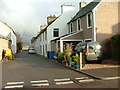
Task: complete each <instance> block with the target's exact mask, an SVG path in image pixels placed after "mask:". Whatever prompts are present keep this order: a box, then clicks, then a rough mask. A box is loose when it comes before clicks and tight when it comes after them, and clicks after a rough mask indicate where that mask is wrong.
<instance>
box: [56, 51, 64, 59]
mask: <svg viewBox="0 0 120 90" xmlns="http://www.w3.org/2000/svg"><path fill="white" fill-rule="evenodd" d="M57 58H58V60H59V61H63V60H64V53H61V52H59V53H58V54H57Z"/></svg>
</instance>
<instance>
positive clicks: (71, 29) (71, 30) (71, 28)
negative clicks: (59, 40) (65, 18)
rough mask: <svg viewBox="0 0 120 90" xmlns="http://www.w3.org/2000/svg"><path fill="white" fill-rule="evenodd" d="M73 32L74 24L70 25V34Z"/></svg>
mask: <svg viewBox="0 0 120 90" xmlns="http://www.w3.org/2000/svg"><path fill="white" fill-rule="evenodd" d="M71 32H73V24H72V22H71V23H70V33H71Z"/></svg>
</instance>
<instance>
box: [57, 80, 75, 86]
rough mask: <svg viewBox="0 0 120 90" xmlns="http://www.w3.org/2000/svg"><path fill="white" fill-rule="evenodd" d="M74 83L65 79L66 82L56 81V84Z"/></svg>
mask: <svg viewBox="0 0 120 90" xmlns="http://www.w3.org/2000/svg"><path fill="white" fill-rule="evenodd" d="M72 83H74V82H73V81H67V82H56V84H57V85H62V84H72Z"/></svg>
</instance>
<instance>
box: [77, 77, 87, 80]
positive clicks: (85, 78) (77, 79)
mask: <svg viewBox="0 0 120 90" xmlns="http://www.w3.org/2000/svg"><path fill="white" fill-rule="evenodd" d="M75 79H77V80H79V79H88V77H79V78H75Z"/></svg>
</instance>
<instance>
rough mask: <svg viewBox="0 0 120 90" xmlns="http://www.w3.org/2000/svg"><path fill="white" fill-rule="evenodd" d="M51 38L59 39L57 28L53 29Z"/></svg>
mask: <svg viewBox="0 0 120 90" xmlns="http://www.w3.org/2000/svg"><path fill="white" fill-rule="evenodd" d="M53 37H59V28H54V30H53Z"/></svg>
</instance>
